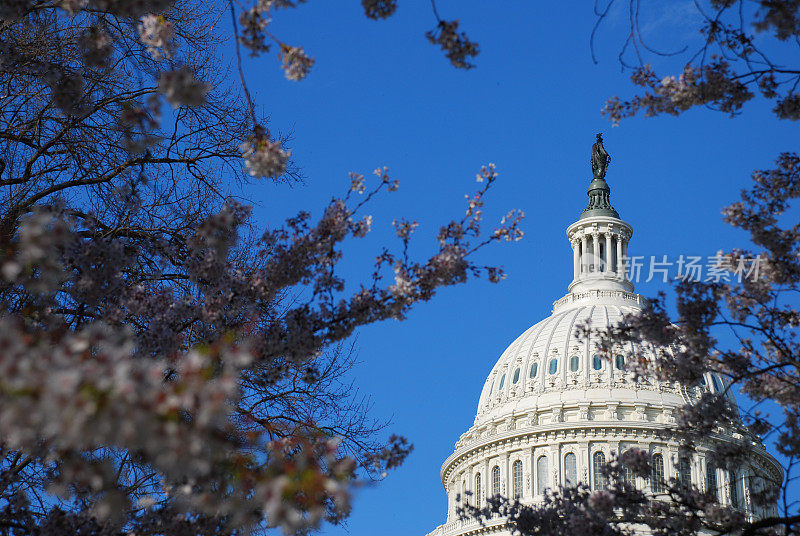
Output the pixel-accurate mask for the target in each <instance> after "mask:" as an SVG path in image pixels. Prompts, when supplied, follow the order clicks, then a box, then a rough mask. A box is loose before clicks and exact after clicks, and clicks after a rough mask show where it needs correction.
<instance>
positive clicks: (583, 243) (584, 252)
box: [581, 233, 589, 273]
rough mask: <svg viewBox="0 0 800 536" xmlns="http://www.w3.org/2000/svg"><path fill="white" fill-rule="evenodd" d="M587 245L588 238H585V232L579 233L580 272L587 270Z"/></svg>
mask: <svg viewBox="0 0 800 536" xmlns="http://www.w3.org/2000/svg"><path fill="white" fill-rule="evenodd" d="M588 246H589V243H588V240H587V239H586V233H583V234H582V235H581V272H584V273H586V272H588V271H589V268H588V263H589V261H588V259H589V255H587V248H588Z"/></svg>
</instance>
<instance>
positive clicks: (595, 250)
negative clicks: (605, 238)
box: [592, 233, 600, 272]
mask: <svg viewBox="0 0 800 536" xmlns="http://www.w3.org/2000/svg"><path fill="white" fill-rule="evenodd" d="M599 252H600V235H599V234H598V233H592V264H594V268H593V269H592V271H593V272H598V271H599V270H598V268H599V264H600V255H599Z"/></svg>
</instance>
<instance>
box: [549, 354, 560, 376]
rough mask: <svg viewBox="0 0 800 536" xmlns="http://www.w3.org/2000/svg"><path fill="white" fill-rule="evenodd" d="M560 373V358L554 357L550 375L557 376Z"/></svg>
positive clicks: (551, 361)
mask: <svg viewBox="0 0 800 536" xmlns="http://www.w3.org/2000/svg"><path fill="white" fill-rule="evenodd" d="M557 371H558V358H557V357H554V358H553V359H551V360H550V374H555V373H556V372H557Z"/></svg>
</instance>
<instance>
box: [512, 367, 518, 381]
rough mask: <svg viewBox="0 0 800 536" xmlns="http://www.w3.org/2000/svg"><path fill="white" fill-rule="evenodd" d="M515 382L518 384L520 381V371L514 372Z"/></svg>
mask: <svg viewBox="0 0 800 536" xmlns="http://www.w3.org/2000/svg"><path fill="white" fill-rule="evenodd" d="M513 381H514V383H517V382H518V381H519V369H517V370H515V371H514V380H513Z"/></svg>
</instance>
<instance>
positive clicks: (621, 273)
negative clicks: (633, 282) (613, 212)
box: [616, 234, 625, 279]
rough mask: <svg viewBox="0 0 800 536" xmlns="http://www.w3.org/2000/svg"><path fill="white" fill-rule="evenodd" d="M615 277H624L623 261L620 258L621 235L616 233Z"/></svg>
mask: <svg viewBox="0 0 800 536" xmlns="http://www.w3.org/2000/svg"><path fill="white" fill-rule="evenodd" d="M616 271H617V277H618V278H619V279H625V262H624V261H623V258H622V235H621V234H618V235H617V266H616Z"/></svg>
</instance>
